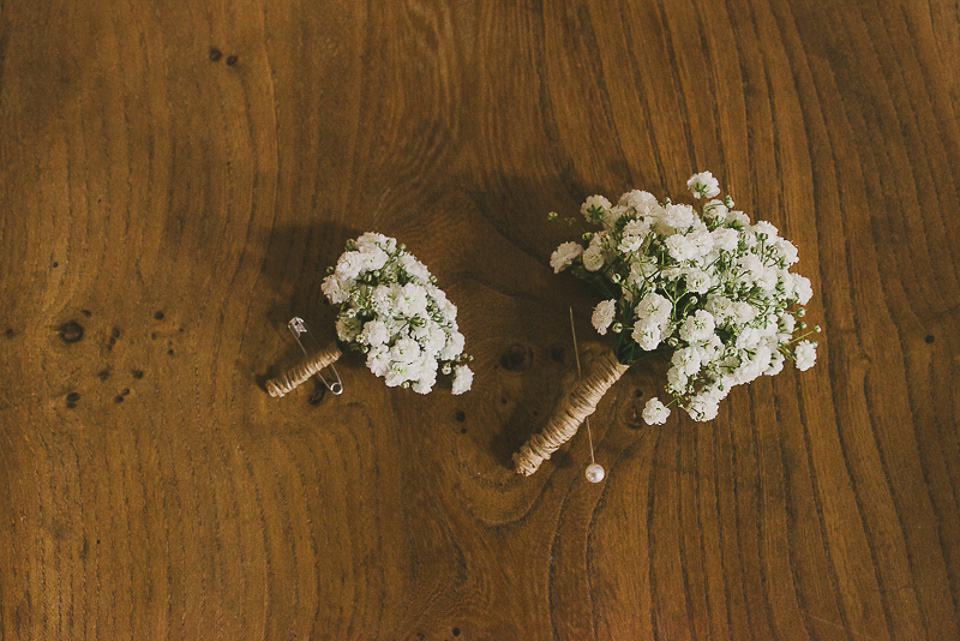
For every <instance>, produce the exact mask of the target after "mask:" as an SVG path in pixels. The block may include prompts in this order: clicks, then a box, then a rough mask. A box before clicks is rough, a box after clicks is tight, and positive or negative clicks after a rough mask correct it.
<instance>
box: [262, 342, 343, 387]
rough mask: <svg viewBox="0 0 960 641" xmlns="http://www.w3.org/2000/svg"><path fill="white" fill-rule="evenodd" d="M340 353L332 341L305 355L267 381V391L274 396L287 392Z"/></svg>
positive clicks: (332, 361) (328, 363) (338, 356)
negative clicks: (322, 347)
mask: <svg viewBox="0 0 960 641" xmlns="http://www.w3.org/2000/svg"><path fill="white" fill-rule="evenodd" d="M342 354H343V353H342V352H341V351H340V348H339V347H337V345H336V343H334V344H332V345H330V346H329V347H326V348H324V349H322V350H320V351H319V352H317V353H316V354H314V355H313V356H306V357H304V359H303V360H301V361H300V362H299V363H297V364H296V365H294V366H293V367H291V368H290V369H288V370H287V371H286V372H284V373H283V374H280V375H279V376H276V377H274V378H271V379H270V380H269V381H267V391H268V392H269V393H270V396H273V397H275V398H276V397H278V396H283V395H285V394H288V393H290V392H291V391H293V390H295V389H296V388H298V387H300V385H302V384H303V383H305V382H307V380H309V378H310V377H311V376H313V375H314V374H316V373H317V372H319V371H320V370H322V369H323V368H324V367H326V366H327V365H332V364H333V363H335V362H336V361H337V359H338V358H340V356H342Z"/></svg>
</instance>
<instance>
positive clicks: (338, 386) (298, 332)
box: [287, 316, 343, 396]
mask: <svg viewBox="0 0 960 641" xmlns="http://www.w3.org/2000/svg"><path fill="white" fill-rule="evenodd" d="M287 327H288V328H289V329H290V333H291V334H293V338H294V340H296V341H297V345H299V346H300V349H301V350H302V351H303V353H304V354H306V355H308V356H309V355H310V352H308V351H307V348H306V347H304V346H303V342H302V341H301V340H300V337H301V336H302V335H304V334H309V335H310V340H311V341H312V342H313V345H314V347H315V350H314V351H315V352H318V351H320V345H319V344H318V343H317V339H316V338H314V337H313V334H311V333H310V330H308V329H307V324H306V323H305V322H304V320H303V319H302V318H300V317H299V316H294V317H293V318H291V319H290V321H289V322H288V323H287ZM329 367H330V369H331V370H333V375H334V376H335V377H336V379H337V380H335V381H334V382H333V383H328V382H327V379H326V378H324V377H323V373H322V372H317V373H316V374H315V375H314V376H316V377H317V379H319V381H320V382H321V383H323V386H324V387H326V388H327V389H328V390H330V393H331V394H334V395H336V396H339V395H340V394H343V381H342V380H341V379H340V372H338V371H337V368H336V367H335V366H334V365H333V364H332V363H331V364H330V365H329Z"/></svg>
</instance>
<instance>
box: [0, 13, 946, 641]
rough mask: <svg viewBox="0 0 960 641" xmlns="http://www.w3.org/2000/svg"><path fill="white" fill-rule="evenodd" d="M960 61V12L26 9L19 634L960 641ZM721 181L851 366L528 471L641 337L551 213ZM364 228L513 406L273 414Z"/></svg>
mask: <svg viewBox="0 0 960 641" xmlns="http://www.w3.org/2000/svg"><path fill="white" fill-rule="evenodd" d="M958 68H960V9H958V6H957V4H956V3H951V2H945V1H944V2H940V1H937V0H934V1H933V2H929V3H926V2H912V3H903V4H898V3H895V2H887V1H885V0H878V1H875V2H872V1H869V0H862V1H857V2H815V1H813V0H797V1H789V0H728V1H726V2H712V1H706V0H670V1H666V0H640V1H636V2H634V1H631V2H627V1H600V0H597V1H595V2H560V1H556V2H554V1H550V2H544V1H542V0H540V1H537V0H531V1H529V2H434V1H429V0H405V1H398V2H371V3H365V4H364V3H359V2H344V1H341V2H326V1H324V2H320V1H317V2H303V1H299V0H276V1H270V2H264V1H258V0H238V1H236V2H219V1H216V0H209V1H206V2H187V1H185V0H169V1H167V2H154V3H146V2H137V1H135V0H127V1H122V0H121V1H119V2H116V1H108V0H86V1H84V2H64V1H59V2H54V1H52V0H8V1H6V2H0V235H2V247H0V250H2V251H0V292H2V298H0V301H2V310H0V332H3V333H5V336H2V337H0V373H2V386H0V638H2V639H4V640H7V639H10V640H20V639H43V640H47V639H84V640H85V639H104V640H112V639H136V640H141V639H143V640H152V639H223V640H235V639H282V640H285V641H286V640H292V639H361V640H368V639H369V640H381V639H382V640H404V639H413V640H421V639H430V640H434V639H437V640H443V639H446V640H448V641H452V640H453V639H454V638H459V639H461V640H469V641H474V640H476V641H479V640H482V639H487V640H490V641H499V640H505V641H511V640H523V641H528V640H536V639H577V640H582V639H613V640H625V639H631V640H633V639H658V640H663V641H674V640H679V639H699V640H706V639H709V640H714V639H735V640H752V641H768V640H772V641H802V640H808V639H809V640H811V641H828V640H832V639H837V640H846V641H860V640H871V641H882V640H888V641H912V640H920V639H924V640H926V639H929V640H937V641H941V640H948V639H960V618H958V606H960V509H958V508H960V436H958V429H957V427H958V425H957V411H958V403H960V383H958V375H957V374H958V372H957V369H958V367H957V364H958V344H960V337H958V335H957V330H958V328H960V322H958V320H960V319H958V310H960V271H958V261H960V251H958V249H957V247H958V246H960V222H958V214H957V212H958V204H960V203H958V201H960V191H958V190H960V121H958V113H960V73H958V71H957V70H958ZM703 169H711V170H713V171H714V173H715V174H716V175H717V176H718V177H719V178H720V179H721V181H722V183H723V184H724V185H725V186H726V187H727V188H728V189H729V191H730V192H731V193H732V195H733V196H734V197H735V199H736V200H737V202H738V204H739V205H740V206H742V207H743V208H744V209H746V210H747V211H748V212H750V213H751V214H754V215H756V216H758V217H760V218H763V219H768V220H770V221H771V222H773V223H774V224H775V225H777V226H778V227H779V228H780V229H781V230H783V233H784V234H785V235H786V236H787V237H789V238H791V239H793V240H795V242H796V243H797V245H798V246H799V248H800V255H801V262H800V269H801V271H802V272H803V273H805V274H807V275H808V276H809V277H810V278H811V279H812V281H813V284H814V288H815V291H816V294H815V297H814V299H813V301H812V303H811V305H810V314H809V315H810V319H811V320H812V321H814V322H817V321H819V322H821V323H822V324H823V325H824V326H825V328H826V333H825V336H824V337H823V340H822V342H821V350H820V363H819V364H818V365H817V367H815V368H814V369H813V370H811V371H809V372H806V373H804V374H799V373H797V372H796V371H793V370H792V369H791V370H789V371H787V372H785V373H784V374H782V375H780V376H778V377H777V378H775V379H769V378H765V379H764V380H761V381H758V382H756V383H755V384H753V385H751V386H750V387H749V388H738V389H737V390H736V391H735V392H734V393H733V394H732V396H731V397H730V398H729V399H728V401H727V402H725V403H724V404H723V406H722V409H721V412H720V416H719V417H718V418H717V419H716V420H715V421H713V422H712V423H708V424H697V423H694V422H692V421H690V420H689V419H687V418H683V419H681V420H678V419H677V418H673V419H671V420H670V421H669V422H668V423H667V425H665V426H662V427H644V426H642V425H641V424H640V422H639V421H638V420H637V410H638V408H639V407H641V406H642V403H643V402H644V401H645V399H646V398H649V396H650V395H651V394H655V393H656V391H657V389H658V387H659V386H660V385H661V384H662V382H663V380H662V379H663V372H662V371H657V369H656V367H635V368H633V369H632V370H631V371H630V372H629V373H628V374H627V376H626V377H625V378H624V380H622V381H621V382H620V383H618V384H617V386H616V387H615V388H614V390H613V391H612V392H611V394H610V395H609V396H608V398H606V399H605V400H604V402H603V404H602V405H601V407H600V410H599V412H598V414H597V416H596V419H595V421H594V432H595V433H594V436H595V438H596V444H597V457H598V460H599V461H600V462H601V463H603V465H605V466H606V468H607V470H608V480H606V481H605V482H604V483H602V484H600V485H591V484H589V483H587V482H585V481H584V478H583V471H584V467H585V465H586V464H587V462H588V459H589V455H588V446H587V442H586V439H585V438H584V435H583V434H581V435H580V436H579V437H577V438H576V439H575V440H574V442H573V443H572V444H571V446H570V447H569V448H568V449H567V450H566V451H565V452H564V453H562V454H561V455H559V456H557V457H556V458H555V459H554V460H553V461H551V462H549V463H548V464H546V465H545V466H544V468H543V469H542V470H541V471H540V472H538V473H537V474H536V475H535V476H533V477H530V478H521V477H519V476H517V475H515V474H514V473H513V471H512V469H511V468H510V466H509V456H510V453H511V452H512V450H513V449H514V448H515V447H516V446H517V445H518V444H519V443H521V442H522V441H523V440H524V439H525V438H526V437H527V436H528V435H529V434H530V433H531V432H532V431H533V430H534V429H537V428H539V426H540V425H541V423H542V420H543V418H544V415H545V413H546V412H547V411H549V409H550V408H551V407H552V406H553V405H554V403H555V401H556V398H557V396H558V394H559V393H560V390H561V387H562V384H563V383H564V381H565V380H569V378H570V376H571V373H572V371H573V369H574V365H573V351H572V348H571V346H570V341H569V332H568V326H567V306H568V305H571V304H573V305H575V306H576V309H577V310H578V311H577V320H578V322H579V323H580V330H581V337H582V338H584V339H585V338H586V337H589V336H592V337H593V342H594V343H597V342H598V341H599V340H601V339H599V338H598V337H596V335H595V334H594V333H593V332H592V331H591V329H590V326H589V310H590V307H589V306H590V305H592V303H593V302H595V301H596V298H595V296H594V295H592V293H591V292H590V291H589V290H588V289H587V288H586V287H585V286H584V285H582V284H581V283H579V282H576V281H575V279H573V278H572V277H570V276H566V275H561V276H555V275H554V274H553V273H552V271H551V269H550V268H549V266H548V264H547V258H548V256H549V254H550V252H551V250H552V248H553V247H554V246H555V245H556V244H557V243H558V242H559V241H561V240H564V239H566V238H567V237H568V236H569V233H570V232H569V231H568V230H567V229H566V228H565V227H562V226H558V225H548V224H547V222H546V218H545V215H546V213H547V212H549V211H551V210H557V211H560V212H564V213H573V212H576V211H577V208H578V206H579V203H580V202H581V201H582V199H583V198H584V197H585V196H587V195H589V194H592V193H605V194H607V195H609V196H612V197H616V196H617V195H618V194H619V193H621V192H622V191H624V190H627V189H629V188H632V187H635V186H636V187H643V188H647V189H650V190H652V191H655V192H657V193H659V194H663V195H673V196H674V197H682V196H683V194H684V193H685V189H684V182H685V180H686V178H687V177H688V176H689V175H690V174H691V173H692V172H693V171H695V170H703ZM363 230H378V231H381V232H384V233H387V234H390V235H394V236H397V237H399V238H400V239H401V240H402V241H403V242H406V243H407V244H408V245H409V246H410V248H411V249H412V250H413V251H414V252H415V253H416V254H417V255H418V256H419V257H420V258H422V259H423V260H424V261H425V262H427V263H428V264H429V265H430V266H431V268H432V269H433V271H434V273H436V274H437V275H438V277H439V279H440V282H441V285H442V286H443V287H444V288H445V289H446V290H447V292H448V293H449V295H450V297H451V298H452V299H453V300H454V301H455V302H456V303H457V304H458V306H459V308H460V318H461V324H462V326H463V328H464V331H465V333H466V334H467V338H468V345H467V347H468V350H469V351H471V352H472V353H474V354H475V355H476V361H475V365H476V372H477V377H476V382H475V386H474V387H475V388H474V391H473V392H471V393H470V394H468V395H466V396H462V397H453V396H451V395H450V394H449V392H448V391H446V390H443V389H440V390H438V391H435V392H434V393H433V394H431V395H429V396H427V397H421V396H418V395H416V394H414V393H412V392H409V391H404V390H391V389H388V388H387V387H385V386H384V385H383V383H382V381H381V380H380V379H377V378H375V377H374V376H373V375H372V374H370V372H369V371H367V370H366V369H365V368H364V367H363V364H362V362H361V361H360V360H359V359H357V358H355V357H347V358H346V359H345V360H344V362H343V365H342V367H341V369H340V371H341V374H342V375H343V377H344V379H345V382H346V387H347V390H346V393H345V394H343V396H342V397H336V398H335V397H332V396H330V395H328V396H327V398H325V399H323V400H322V401H321V402H319V403H315V404H311V403H310V402H309V401H308V399H309V398H310V393H311V390H310V389H305V390H298V391H297V392H296V393H295V394H293V395H292V396H291V397H288V398H284V399H279V400H278V399H272V398H269V397H268V396H267V395H266V394H265V393H264V392H263V390H262V387H261V385H262V382H263V377H264V375H266V374H267V373H269V372H271V371H277V368H279V367H282V366H284V365H287V364H289V363H291V362H292V360H293V359H294V357H295V356H296V346H295V344H294V343H293V341H292V340H291V338H290V336H289V334H288V333H287V332H286V330H285V328H284V323H285V321H286V320H287V319H288V318H290V317H291V316H293V315H301V316H303V317H305V318H306V319H307V320H308V321H309V322H310V324H311V326H312V327H313V328H314V330H315V331H316V333H317V334H318V335H319V336H320V338H321V339H323V340H325V341H326V340H329V339H330V338H331V337H332V335H333V331H332V322H331V319H332V314H333V310H332V309H331V308H330V307H328V306H325V305H324V304H323V300H322V296H321V294H320V292H319V284H320V281H321V278H322V275H323V269H324V268H325V266H326V265H328V264H330V263H331V262H332V261H334V260H335V259H336V257H337V256H338V255H339V253H340V251H341V250H342V247H343V243H344V241H345V240H346V239H347V238H349V237H351V236H354V235H356V234H357V233H358V232H360V231H363ZM595 348H596V346H593V347H592V348H591V349H595Z"/></svg>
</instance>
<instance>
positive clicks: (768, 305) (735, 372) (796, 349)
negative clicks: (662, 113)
mask: <svg viewBox="0 0 960 641" xmlns="http://www.w3.org/2000/svg"><path fill="white" fill-rule="evenodd" d="M687 185H688V187H689V188H690V190H691V193H692V194H693V195H694V197H695V198H697V199H703V200H704V201H706V202H705V204H704V205H703V206H702V207H701V208H700V210H699V211H698V210H697V209H695V208H693V207H691V206H690V205H688V204H685V203H674V202H671V201H670V200H669V199H666V200H663V201H658V200H657V199H656V197H654V196H653V195H652V194H650V193H648V192H645V191H640V190H634V191H629V192H627V193H625V194H623V195H622V196H621V197H620V199H619V200H618V201H617V205H615V206H614V205H612V204H611V203H610V201H609V200H607V199H606V198H604V197H602V196H591V197H590V198H588V199H587V200H586V202H585V203H584V204H583V206H582V207H581V214H583V216H584V217H585V218H586V220H587V223H588V227H589V229H588V230H587V232H586V233H585V234H583V236H582V238H583V239H584V242H585V243H586V244H587V246H586V247H584V246H583V245H581V244H579V243H573V242H571V243H564V244H563V245H561V246H560V247H558V248H557V250H556V251H555V252H554V253H553V256H552V257H551V259H550V264H551V266H552V267H553V268H554V271H557V272H559V271H562V270H564V269H566V268H568V267H569V266H570V265H572V264H574V263H577V264H578V265H582V266H583V269H578V270H575V273H576V274H577V275H578V276H581V277H583V278H586V279H587V280H589V281H590V282H591V283H594V284H597V285H598V287H600V288H601V289H602V290H603V291H604V292H605V293H606V295H605V300H603V301H602V302H600V303H599V304H598V305H597V306H596V308H595V309H594V311H593V316H592V318H591V321H592V322H593V325H594V327H595V329H596V330H597V332H598V333H599V334H601V335H603V334H606V333H607V332H613V333H615V334H617V335H618V336H617V347H616V350H617V357H618V359H619V360H620V362H622V363H625V364H631V363H632V362H635V361H636V360H637V359H638V358H640V357H641V356H642V354H643V353H644V352H652V351H654V350H657V351H661V350H662V351H668V352H670V353H672V358H671V367H670V368H669V370H668V372H667V385H666V389H667V391H668V392H669V393H670V394H671V395H673V397H674V402H676V403H677V405H678V406H679V407H682V408H683V409H685V410H686V411H687V413H688V414H689V415H690V416H691V417H692V418H694V419H695V420H699V421H705V420H711V419H712V418H714V417H715V416H716V415H717V412H718V406H719V403H720V401H721V400H723V398H725V397H726V395H727V394H728V393H729V392H730V390H731V389H732V388H733V387H734V386H736V385H741V384H745V383H749V382H750V381H753V380H755V379H756V378H757V377H759V376H762V375H764V374H766V375H768V376H773V375H776V374H777V373H779V372H780V371H781V370H782V369H783V365H784V362H785V360H787V359H788V358H793V359H794V360H795V363H796V366H797V368H798V369H800V370H805V369H808V368H809V367H811V366H812V365H813V364H814V362H815V361H816V344H815V343H811V342H810V341H806V340H803V341H801V342H799V343H796V341H797V340H799V339H803V338H805V337H806V336H807V335H809V334H812V333H814V332H817V331H818V327H817V328H814V329H812V330H805V331H806V334H804V335H802V336H800V337H799V338H798V339H795V338H794V334H795V332H797V331H804V330H803V328H804V327H805V325H804V324H802V323H799V322H798V321H797V319H799V318H803V317H804V316H805V315H806V310H805V309H804V308H803V307H802V306H803V305H805V304H806V303H807V302H808V301H809V300H810V299H811V298H812V296H813V289H812V287H811V283H810V281H809V280H808V279H806V278H804V277H803V276H800V275H799V274H796V273H794V272H792V271H791V268H792V266H793V265H795V264H796V262H797V258H798V252H797V248H796V246H795V245H794V244H793V243H791V242H790V241H788V240H786V239H784V238H782V237H780V235H779V230H778V229H777V228H776V227H775V226H774V225H773V224H771V223H769V222H766V221H759V222H757V223H755V224H752V223H751V221H750V217H749V216H747V214H745V213H744V212H742V211H737V210H735V209H734V202H733V199H732V198H731V197H730V196H729V195H727V196H723V197H722V198H720V186H719V183H718V182H717V180H716V178H714V176H713V174H711V173H710V172H702V173H699V174H696V175H694V176H692V177H691V178H690V180H689V181H688V182H687ZM330 287H331V288H332V287H333V285H332V284H331V285H330ZM654 401H656V402H654ZM661 408H662V409H661ZM648 409H649V412H647V410H645V411H644V414H645V416H644V418H645V419H646V418H648V416H649V417H650V418H652V419H657V420H656V421H653V422H662V421H663V420H666V416H667V415H668V414H669V410H667V409H666V407H665V406H663V404H662V403H660V402H659V400H657V399H652V400H651V401H650V403H648ZM647 422H648V423H649V422H651V421H647Z"/></svg>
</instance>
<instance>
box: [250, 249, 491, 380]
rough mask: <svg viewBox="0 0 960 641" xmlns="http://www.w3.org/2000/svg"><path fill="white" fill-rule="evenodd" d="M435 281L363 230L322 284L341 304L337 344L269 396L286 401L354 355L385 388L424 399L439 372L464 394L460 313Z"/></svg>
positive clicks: (467, 375) (469, 375)
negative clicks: (318, 375)
mask: <svg viewBox="0 0 960 641" xmlns="http://www.w3.org/2000/svg"><path fill="white" fill-rule="evenodd" d="M436 283H437V281H436V278H435V277H434V276H433V275H432V274H431V273H430V271H429V270H428V269H427V267H426V266H425V265H424V264H423V263H421V262H420V261H419V260H417V259H416V257H414V256H413V255H412V254H411V253H409V252H408V251H407V250H406V247H405V246H404V245H398V244H397V241H396V239H394V238H389V237H387V236H384V235H383V234H376V233H372V232H367V233H365V234H363V235H361V236H360V237H359V238H357V239H356V240H351V241H348V242H347V247H346V251H345V252H344V253H343V254H342V255H341V256H340V258H339V260H338V261H337V264H336V266H335V267H331V268H330V269H329V274H328V275H327V277H326V278H325V279H324V281H323V286H322V289H323V293H324V295H325V296H326V297H327V299H328V300H329V301H330V302H331V303H333V304H335V305H339V306H340V309H339V312H338V313H337V322H336V329H337V338H338V341H337V343H336V345H331V346H330V347H328V348H326V349H324V350H321V351H320V352H319V353H318V354H315V355H313V356H309V357H307V358H306V359H304V360H303V361H301V362H300V363H298V364H297V365H295V366H294V367H292V368H291V369H289V370H287V371H286V372H284V373H283V374H281V375H280V376H277V377H275V378H273V379H271V380H269V381H267V385H266V386H267V391H268V392H269V393H270V395H271V396H283V395H284V394H286V393H288V392H290V391H291V390H293V389H294V388H296V387H297V386H299V385H301V384H303V383H304V382H305V381H307V380H308V379H309V378H310V377H311V376H313V375H314V374H316V373H317V372H319V371H320V370H322V369H323V368H324V367H327V366H328V365H330V364H332V363H334V362H335V361H336V360H337V359H339V358H340V356H341V354H342V353H343V352H345V351H357V352H360V353H362V354H364V355H365V357H366V364H367V367H368V368H369V369H370V371H372V372H373V373H374V374H375V375H377V376H381V377H383V378H384V380H385V382H386V384H387V386H389V387H397V386H399V387H404V388H408V387H409V388H412V389H413V390H414V391H415V392H417V393H419V394H427V393H429V392H430V391H431V390H432V389H433V386H434V385H435V384H436V381H437V376H438V375H439V374H444V375H449V376H452V379H453V382H452V387H453V393H454V394H462V393H463V392H466V391H467V390H469V389H470V387H471V385H472V383H473V371H472V370H471V369H470V367H469V366H468V365H467V364H466V363H467V362H469V361H470V360H472V357H471V356H469V355H468V354H465V353H464V351H463V347H464V337H463V334H462V333H460V329H459V327H458V325H457V308H456V307H455V306H454V305H453V303H451V302H450V300H449V299H448V298H447V296H446V294H445V293H444V292H443V290H441V289H440V288H439V287H437V284H436Z"/></svg>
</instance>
